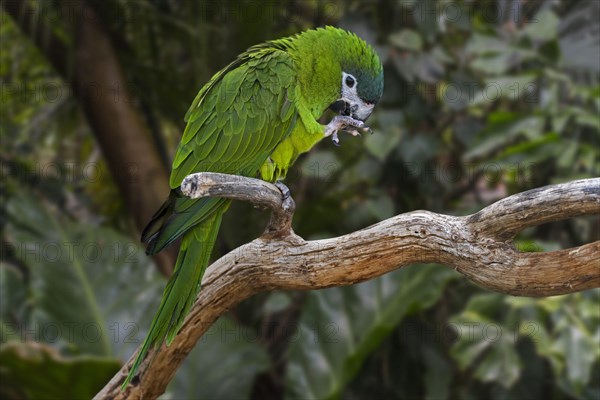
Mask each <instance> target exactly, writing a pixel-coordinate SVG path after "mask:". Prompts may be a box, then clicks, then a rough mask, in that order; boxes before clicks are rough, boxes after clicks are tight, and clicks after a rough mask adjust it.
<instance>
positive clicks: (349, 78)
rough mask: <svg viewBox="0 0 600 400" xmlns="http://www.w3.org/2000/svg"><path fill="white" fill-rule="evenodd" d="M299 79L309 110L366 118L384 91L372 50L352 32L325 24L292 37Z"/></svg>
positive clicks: (377, 61)
mask: <svg viewBox="0 0 600 400" xmlns="http://www.w3.org/2000/svg"><path fill="white" fill-rule="evenodd" d="M295 43H296V49H297V50H298V52H297V53H296V54H295V55H296V57H295V58H296V60H297V62H298V65H300V73H299V79H300V83H301V86H302V90H303V95H304V97H305V98H306V99H307V100H308V99H310V100H309V103H311V104H310V106H311V110H312V111H313V114H314V115H316V116H320V115H321V113H322V112H323V111H324V110H325V109H326V108H330V109H332V110H333V111H334V112H336V113H338V114H341V115H347V116H351V117H352V118H354V119H358V120H361V121H365V120H366V119H367V118H368V117H369V115H371V112H372V111H373V108H374V107H375V104H377V102H378V101H379V99H380V98H381V95H382V93H383V67H382V65H381V61H379V57H378V56H377V53H375V50H373V48H372V47H371V46H369V45H368V44H367V43H366V42H365V41H364V40H362V39H361V38H359V37H358V36H356V35H355V34H354V33H352V32H348V31H345V30H343V29H339V28H334V27H331V26H327V27H325V28H317V29H311V30H308V31H305V32H303V33H302V34H300V35H298V36H297V37H296V40H295Z"/></svg>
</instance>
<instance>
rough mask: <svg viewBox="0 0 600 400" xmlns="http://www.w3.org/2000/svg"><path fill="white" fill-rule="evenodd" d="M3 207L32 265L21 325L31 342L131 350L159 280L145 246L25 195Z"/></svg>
mask: <svg viewBox="0 0 600 400" xmlns="http://www.w3.org/2000/svg"><path fill="white" fill-rule="evenodd" d="M7 209H8V214H9V226H10V227H11V229H10V235H9V240H10V241H11V243H12V244H13V245H15V246H17V249H18V253H19V257H20V259H21V260H22V262H23V263H25V264H26V265H27V267H28V269H29V272H30V280H31V284H30V285H31V289H30V291H29V299H28V301H29V302H30V303H31V307H32V313H31V318H30V319H29V320H28V321H26V324H25V325H26V326H25V327H24V328H23V329H27V330H29V331H31V332H32V336H33V339H34V340H35V341H38V342H45V343H50V344H53V345H54V346H57V347H61V346H64V345H68V346H74V347H73V350H74V351H78V352H81V353H86V354H94V355H105V356H106V355H117V356H121V357H128V356H129V355H130V354H131V353H133V351H134V350H135V348H136V347H137V345H139V344H140V343H141V339H142V337H143V334H144V332H143V330H145V329H147V327H148V326H149V322H150V318H152V315H153V312H154V310H155V309H156V307H157V306H158V301H159V300H160V295H161V291H162V287H163V286H164V281H163V280H162V279H160V278H158V274H157V272H156V268H154V266H153V265H152V263H151V261H150V259H149V258H148V257H147V256H146V255H145V254H144V251H143V249H142V248H141V247H140V246H139V245H138V244H137V243H136V242H134V241H132V240H131V239H129V238H127V237H125V236H124V235H122V234H119V233H117V232H116V231H114V230H112V229H108V228H102V227H98V226H93V225H91V224H83V223H78V222H77V221H74V220H71V219H69V218H67V217H64V216H61V215H59V214H58V213H55V212H54V211H53V210H52V209H51V207H50V206H49V205H45V204H41V203H39V202H36V201H34V200H33V198H31V197H28V196H25V195H21V196H16V197H14V198H13V199H12V200H11V201H10V202H9V204H8V206H7ZM141 327H143V329H141Z"/></svg>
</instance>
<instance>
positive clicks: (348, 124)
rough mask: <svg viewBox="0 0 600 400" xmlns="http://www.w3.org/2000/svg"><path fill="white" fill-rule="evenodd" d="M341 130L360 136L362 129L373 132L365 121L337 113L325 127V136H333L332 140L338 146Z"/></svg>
mask: <svg viewBox="0 0 600 400" xmlns="http://www.w3.org/2000/svg"><path fill="white" fill-rule="evenodd" d="M348 128H354V129H348ZM339 131H346V132H348V133H349V134H351V135H352V136H360V131H362V132H369V133H373V131H372V130H371V128H369V127H368V126H367V125H366V124H365V123H364V122H362V121H360V120H358V119H354V118H352V117H350V116H347V115H336V116H335V117H333V119H332V120H331V122H329V123H328V124H327V126H326V127H325V137H327V136H331V140H332V141H333V144H335V145H336V146H339V145H340V139H339V137H338V132H339Z"/></svg>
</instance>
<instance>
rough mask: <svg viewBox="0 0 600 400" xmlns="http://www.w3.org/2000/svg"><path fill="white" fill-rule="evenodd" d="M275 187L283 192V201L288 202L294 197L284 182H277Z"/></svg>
mask: <svg viewBox="0 0 600 400" xmlns="http://www.w3.org/2000/svg"><path fill="white" fill-rule="evenodd" d="M275 186H277V189H279V191H280V192H281V196H282V200H287V199H289V198H290V196H291V195H292V192H290V189H289V188H288V187H287V186H285V184H284V183H283V182H281V181H277V182H275Z"/></svg>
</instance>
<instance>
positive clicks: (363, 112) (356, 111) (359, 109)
mask: <svg viewBox="0 0 600 400" xmlns="http://www.w3.org/2000/svg"><path fill="white" fill-rule="evenodd" d="M374 106H375V104H372V103H365V102H363V101H360V102H359V103H348V102H347V101H345V100H342V99H339V100H336V101H335V102H333V103H331V104H330V105H329V109H330V110H332V111H333V112H335V113H337V114H339V115H346V116H351V117H352V118H354V119H358V120H360V121H363V122H364V121H366V120H367V118H369V116H370V115H371V113H372V112H373V107H374Z"/></svg>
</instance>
